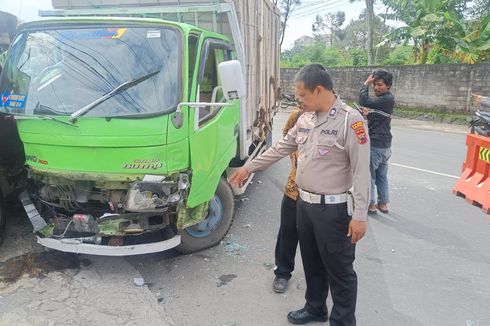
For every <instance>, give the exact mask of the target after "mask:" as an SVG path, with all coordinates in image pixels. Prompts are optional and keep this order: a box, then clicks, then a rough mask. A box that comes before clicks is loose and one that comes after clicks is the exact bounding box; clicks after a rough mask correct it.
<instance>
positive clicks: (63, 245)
mask: <svg viewBox="0 0 490 326" xmlns="http://www.w3.org/2000/svg"><path fill="white" fill-rule="evenodd" d="M180 242H181V239H180V235H176V236H174V237H173V238H171V239H168V240H165V241H160V242H154V243H147V244H139V245H129V246H102V245H95V244H89V243H82V242H81V241H78V240H73V239H61V240H57V239H52V238H40V237H37V243H39V244H40V245H42V246H44V247H47V248H51V249H56V250H59V251H64V252H73V253H76V254H87V255H97V256H132V255H142V254H150V253H154V252H160V251H165V250H168V249H171V248H174V247H177V246H178V245H179V244H180Z"/></svg>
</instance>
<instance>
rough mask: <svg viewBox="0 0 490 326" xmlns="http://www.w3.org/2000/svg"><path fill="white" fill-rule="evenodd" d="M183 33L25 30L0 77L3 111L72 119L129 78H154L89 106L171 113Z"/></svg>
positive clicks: (100, 110) (104, 113)
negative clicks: (70, 116)
mask: <svg viewBox="0 0 490 326" xmlns="http://www.w3.org/2000/svg"><path fill="white" fill-rule="evenodd" d="M180 44H181V41H180V34H179V33H178V32H177V30H176V29H173V28H169V27H158V28H155V27H127V28H125V27H110V28H106V27H101V28H71V29H61V30H60V29H57V30H49V29H48V30H43V31H35V32H24V33H22V34H20V35H19V36H18V37H17V38H16V39H15V41H14V42H13V44H12V46H11V48H10V49H9V52H8V57H7V60H6V63H5V68H4V71H3V72H2V77H1V79H0V95H1V101H0V109H1V111H2V112H6V113H14V114H19V115H57V116H60V115H61V116H63V115H66V116H69V115H71V114H73V113H74V112H76V111H77V110H79V109H80V108H83V107H86V106H87V105H89V104H91V103H93V102H94V101H97V100H98V99H100V98H101V97H103V96H104V95H106V94H108V93H110V92H111V91H113V90H114V89H115V88H117V87H118V86H120V85H121V84H123V83H126V82H128V81H132V80H136V79H138V78H141V76H149V78H146V79H144V80H142V81H141V82H138V83H137V84H134V85H132V87H130V88H128V89H126V90H125V91H124V92H119V93H117V94H115V95H114V96H111V97H110V98H108V99H107V100H105V101H104V102H102V103H100V104H98V105H97V106H96V107H94V108H93V109H91V110H90V111H88V112H87V113H86V114H85V115H86V116H92V117H114V116H129V115H149V114H157V113H166V112H170V111H172V110H174V109H175V108H176V106H177V104H178V102H179V96H180V94H181V90H180V84H181V82H180V78H179V76H180V75H181V74H180V57H181V53H180V51H181V50H180V49H181V47H180Z"/></svg>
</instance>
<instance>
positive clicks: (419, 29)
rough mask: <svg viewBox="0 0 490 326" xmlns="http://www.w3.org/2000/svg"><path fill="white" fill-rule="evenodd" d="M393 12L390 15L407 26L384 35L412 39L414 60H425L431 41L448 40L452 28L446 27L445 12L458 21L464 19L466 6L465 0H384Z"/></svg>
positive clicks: (418, 61)
mask: <svg viewBox="0 0 490 326" xmlns="http://www.w3.org/2000/svg"><path fill="white" fill-rule="evenodd" d="M383 2H384V4H385V5H386V6H388V7H389V8H390V9H391V10H393V13H392V14H390V15H387V16H388V17H389V18H391V19H395V20H399V21H402V22H404V23H405V24H406V26H403V27H399V28H397V29H395V30H394V31H393V32H392V33H390V34H389V35H387V39H389V40H395V39H397V40H403V41H404V42H405V44H408V43H409V42H412V43H413V45H414V47H413V49H414V58H415V61H416V62H417V63H420V64H424V63H427V59H428V54H429V52H430V50H431V47H432V46H433V44H434V43H436V42H438V41H439V42H440V41H442V40H447V39H448V38H447V37H446V36H447V35H449V34H450V33H452V32H453V31H451V29H450V28H449V29H448V27H449V26H448V25H447V18H446V13H451V16H452V17H453V18H456V19H457V20H458V21H461V20H464V15H463V12H464V11H465V9H466V1H464V0H413V1H405V0H383Z"/></svg>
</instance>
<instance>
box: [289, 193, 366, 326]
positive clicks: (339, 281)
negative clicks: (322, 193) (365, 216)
mask: <svg viewBox="0 0 490 326" xmlns="http://www.w3.org/2000/svg"><path fill="white" fill-rule="evenodd" d="M349 222H350V217H349V216H348V214H347V204H346V203H343V204H333V205H330V204H329V205H327V204H309V203H307V202H305V201H303V200H301V199H298V234H299V245H300V248H301V257H302V259H303V267H304V271H305V278H306V294H305V299H306V304H305V308H306V310H308V311H309V312H310V313H312V314H325V313H327V306H326V299H327V295H328V290H329V289H330V293H331V294H332V301H333V307H332V311H331V313H330V326H354V325H356V318H355V310H356V300H357V275H356V273H355V272H354V268H353V263H354V259H355V245H353V244H351V239H350V237H347V233H348V226H349Z"/></svg>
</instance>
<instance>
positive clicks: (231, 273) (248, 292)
mask: <svg viewBox="0 0 490 326" xmlns="http://www.w3.org/2000/svg"><path fill="white" fill-rule="evenodd" d="M287 115H288V114H287V113H286V112H279V113H278V115H277V116H276V119H275V138H277V137H278V136H279V134H280V130H281V128H282V126H283V124H284V122H285V119H286V118H287ZM424 128H425V129H429V130H422V129H420V128H417V129H414V128H412V127H411V125H410V124H408V123H404V122H399V121H398V122H396V123H394V128H393V134H394V143H393V156H392V158H391V160H390V161H391V164H392V165H391V166H390V171H389V181H390V190H391V204H390V212H389V214H388V215H385V214H381V213H379V214H378V216H376V217H373V218H371V219H370V221H369V224H368V232H367V235H366V237H365V238H364V239H363V240H361V242H360V243H359V245H358V246H357V259H356V263H355V266H356V270H357V272H358V276H359V293H358V308H357V318H358V325H362V326H364V325H369V326H371V325H373V326H374V325H375V326H378V325H382V326H384V325H396V326H405V325H424V326H452V325H454V326H457V325H458V326H483V325H490V309H489V305H490V286H489V284H490V250H489V249H490V215H485V214H484V213H482V212H481V210H480V209H478V208H477V207H474V206H470V205H468V204H467V203H466V202H465V201H464V200H463V199H461V198H458V197H456V196H454V195H453V194H452V193H451V189H452V187H453V186H454V184H455V182H456V177H457V176H459V174H460V168H461V164H462V161H463V159H464V156H465V153H466V147H465V135H464V134H463V133H461V132H459V133H451V132H441V131H430V129H435V128H431V126H430V125H429V126H428V127H427V126H425V127H424ZM438 129H441V128H438ZM449 130H456V131H461V128H452V127H450V128H449ZM289 168H290V164H289V161H288V159H283V160H281V161H280V162H278V163H277V164H276V165H275V166H274V167H273V168H270V169H269V170H267V171H265V172H261V173H258V174H257V175H256V177H255V179H254V182H253V184H251V185H250V187H249V188H248V189H247V192H246V193H245V194H244V195H243V196H242V197H241V198H238V199H237V200H236V214H235V221H234V224H233V226H232V228H231V230H230V232H229V234H228V236H227V237H226V238H225V239H224V240H223V241H222V243H221V244H220V245H219V246H216V247H214V248H211V249H208V250H205V251H202V252H199V253H195V254H192V255H184V256H182V255H178V254H177V253H176V252H175V251H168V252H163V253H159V254H151V255H144V256H135V257H128V258H107V259H103V258H102V259H101V258H98V259H95V258H93V257H90V256H84V257H83V259H86V260H88V261H92V262H93V263H92V264H91V265H87V266H85V267H80V268H81V269H82V270H83V271H84V273H87V272H90V270H91V269H92V268H96V267H94V266H99V267H97V268H98V269H97V270H96V273H94V274H98V275H104V278H103V282H104V284H105V285H107V282H110V280H111V277H110V275H111V274H110V273H114V272H115V270H114V266H125V265H124V264H126V266H128V267H131V271H129V272H126V271H124V270H123V269H124V267H118V271H117V272H116V273H117V276H118V278H119V279H121V278H122V279H124V278H127V280H128V282H127V284H126V286H127V287H132V286H134V285H133V284H132V283H131V281H132V276H134V275H135V274H140V275H141V276H142V277H143V278H144V280H145V282H146V284H147V285H148V288H149V290H150V291H151V293H152V294H153V295H154V300H155V302H157V303H158V304H157V307H160V308H161V310H162V311H160V312H159V315H160V316H161V315H162V313H163V315H164V316H165V317H166V318H165V319H166V321H163V320H161V321H160V320H154V319H152V320H150V321H148V322H147V324H148V325H158V324H175V325H186V326H187V325H192V326H193V325H203V326H206V325H228V326H231V325H287V324H288V323H287V320H286V314H287V313H288V311H290V310H293V309H299V308H301V307H302V306H303V304H304V298H303V297H304V291H305V280H304V274H303V271H302V265H301V258H300V256H299V249H298V255H297V257H296V271H295V272H294V275H293V277H292V279H291V281H290V284H289V288H288V291H287V292H286V293H285V294H276V293H274V292H273V291H272V288H271V284H272V280H273V278H274V274H273V267H274V246H275V237H276V234H277V230H278V226H279V207H280V201H281V198H282V188H283V185H284V182H285V179H286V176H287V174H288V172H289ZM27 223H28V222H26V220H24V222H20V221H16V222H15V225H13V226H12V225H10V226H9V227H8V229H7V232H8V233H10V235H9V234H7V240H9V239H10V241H7V243H6V244H4V246H3V248H2V250H3V254H8V255H9V256H15V255H16V254H20V253H24V252H26V251H30V250H38V251H39V248H37V247H36V245H35V244H33V243H32V242H25V241H23V239H26V238H29V237H32V235H30V233H29V227H28V224H27ZM13 231H16V232H17V233H15V235H13V233H14V232H13ZM20 233H22V234H20ZM19 234H20V235H19ZM16 239H17V241H16V242H14V241H15V240H16ZM24 242H25V244H24ZM12 243H15V245H13V244H12ZM22 246H25V248H23V247H22ZM0 260H1V259H0ZM101 260H102V262H104V263H106V265H108V266H109V267H104V266H105V265H104V264H102V263H101ZM128 263H129V264H130V265H132V266H129V265H128ZM110 266H112V268H111V267H110ZM67 275H68V274H67ZM84 275H85V274H84ZM130 280H131V281H130ZM117 286H118V287H119V288H116V289H115V291H119V290H121V291H123V289H120V287H124V282H119V283H118V285H117ZM39 292H40V293H43V292H42V291H39ZM7 299H8V297H7ZM87 301H90V298H87ZM19 302H20V301H19ZM128 302H131V301H130V298H129V297H128ZM141 303H142V304H140V305H139V306H136V303H135V305H134V309H145V308H144V307H145V306H144V302H141ZM329 305H330V306H331V302H329ZM152 309H153V310H152V311H154V309H156V308H155V307H153V308H152ZM109 310H110V309H109ZM0 313H1V312H0ZM40 313H41V312H40ZM55 313H56V312H52V314H53V316H54V314H55ZM59 314H62V311H59ZM107 316H108V318H110V315H107ZM152 316H153V315H152ZM53 318H55V317H52V318H51V320H53ZM0 320H1V318H0ZM54 320H56V319H54ZM57 320H61V321H63V319H62V318H58V319H57ZM34 324H35V323H34ZM61 324H63V323H61ZM113 324H118V323H113ZM53 325H54V324H53ZM56 325H57V324H56ZM111 325H112V324H111Z"/></svg>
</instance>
